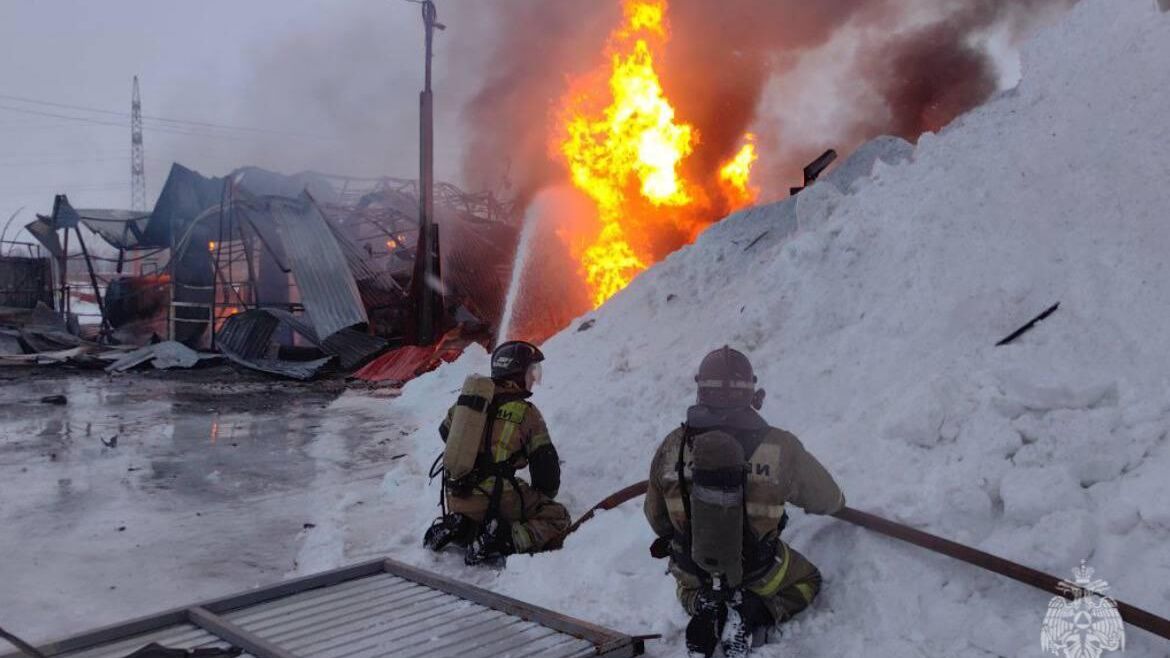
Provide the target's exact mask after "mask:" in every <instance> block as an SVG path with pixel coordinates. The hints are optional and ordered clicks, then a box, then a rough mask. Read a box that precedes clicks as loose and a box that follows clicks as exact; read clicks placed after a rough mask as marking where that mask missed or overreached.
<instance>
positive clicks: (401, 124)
mask: <svg viewBox="0 0 1170 658" xmlns="http://www.w3.org/2000/svg"><path fill="white" fill-rule="evenodd" d="M448 4H450V3H448ZM440 19H441V20H443V21H444V22H446V23H449V24H450V25H451V28H450V29H448V30H447V31H446V32H444V33H440V36H439V37H438V38H437V40H436V76H437V78H436V88H437V89H436V91H437V94H438V101H439V107H440V114H439V117H438V119H439V124H440V125H439V131H438V135H439V137H438V139H437V144H436V146H437V148H438V156H437V163H436V166H437V168H438V173H439V175H440V176H441V177H444V178H451V177H453V175H454V173H455V172H457V171H458V165H459V162H458V155H459V154H458V151H457V150H456V148H455V143H456V142H455V140H454V139H451V138H450V136H451V135H454V134H455V133H456V132H457V130H458V125H457V124H458V121H457V119H458V109H459V107H460V105H461V103H462V99H460V98H459V97H458V94H456V93H454V90H452V89H446V88H444V82H445V81H446V77H447V76H446V69H447V66H446V61H445V59H444V54H445V53H444V42H445V41H448V40H450V39H452V38H460V36H459V35H460V31H461V30H460V27H462V30H463V31H465V32H466V31H469V30H468V28H469V27H473V26H467V25H466V24H464V25H463V26H460V24H459V23H460V21H459V20H458V19H459V16H458V4H454V5H452V6H450V7H448V6H444V5H443V4H441V5H440ZM421 51H422V26H421V20H420V16H419V8H418V6H417V5H414V4H409V3H407V2H406V1H405V0H344V1H336V2H334V1H331V2H328V3H326V2H321V1H312V0H250V1H248V2H239V1H238V0H199V1H198V2H169V1H166V2H163V1H159V0H101V1H95V0H51V1H50V0H0V61H2V62H3V66H0V95H4V96H15V97H25V98H29V99H34V100H39V101H48V102H53V103H63V104H67V105H77V106H84V107H93V108H98V109H105V110H112V111H117V112H128V111H129V104H130V89H131V78H132V77H133V75H135V74H138V75H139V76H140V80H141V87H142V98H143V112H144V114H146V115H148V116H159V117H165V118H176V119H188V120H193V121H199V122H206V123H217V124H229V125H233V126H246V127H256V128H262V129H265V130H270V131H287V132H290V133H296V134H298V135H303V137H292V136H284V135H274V134H271V133H264V132H252V131H249V132H243V131H222V130H216V129H209V128H204V127H198V126H183V127H181V130H182V131H185V132H190V133H193V134H175V131H176V130H178V129H180V128H179V127H177V126H175V125H169V126H168V125H167V124H163V123H160V122H158V121H152V120H150V119H148V120H147V122H146V125H147V129H146V132H145V142H146V157H147V160H146V175H147V203H148V205H151V204H153V202H154V199H155V197H156V196H157V194H158V190H159V188H160V187H161V185H162V182H163V180H164V178H165V176H166V173H167V170H168V169H169V167H170V164H171V162H172V161H178V162H181V163H183V164H185V165H187V166H189V167H192V168H195V169H197V170H199V171H201V172H203V173H205V174H210V175H217V174H223V173H226V172H227V171H229V170H231V169H233V168H235V167H237V166H241V165H246V164H255V165H260V166H265V167H269V168H273V169H277V170H280V171H285V172H289V173H292V172H295V171H300V170H303V169H318V170H322V171H326V172H336V173H346V174H353V175H367V176H374V175H380V174H389V175H397V176H413V175H414V174H415V171H416V169H417V158H418V155H417V112H418V90H419V88H420V85H421V83H422V52H421ZM37 113H40V114H46V113H47V114H61V115H68V116H75V117H84V118H85V119H87V120H89V121H90V122H81V121H73V120H65V119H60V118H55V117H49V116H42V115H40V114H37ZM95 122H96V123H95ZM106 123H113V124H115V125H104V124H106ZM129 151H130V136H129V120H128V118H126V117H121V116H116V115H109V114H100V113H93V112H86V111H80V110H74V109H69V108H61V107H54V106H49V105H38V104H32V103H25V102H19V101H15V100H11V99H9V98H0V221H4V220H6V219H7V218H8V215H9V214H10V213H11V212H13V211H14V210H16V208H18V207H20V206H27V209H26V210H25V212H24V213H23V214H22V216H21V218H20V219H21V220H23V221H21V222H20V223H24V221H30V220H31V219H32V213H33V212H46V211H47V210H49V208H50V207H51V203H52V198H53V194H54V193H56V192H66V193H68V194H69V196H70V200H71V201H73V202H74V205H76V206H79V207H126V206H128V205H129V178H130V176H129V167H130V163H129ZM10 236H11V233H10Z"/></svg>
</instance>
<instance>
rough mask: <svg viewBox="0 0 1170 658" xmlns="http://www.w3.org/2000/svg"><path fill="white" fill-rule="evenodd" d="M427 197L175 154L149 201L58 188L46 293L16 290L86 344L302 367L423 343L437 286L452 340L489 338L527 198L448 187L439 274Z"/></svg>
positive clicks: (399, 183) (312, 370) (289, 369)
mask: <svg viewBox="0 0 1170 658" xmlns="http://www.w3.org/2000/svg"><path fill="white" fill-rule="evenodd" d="M418 197H419V194H418V188H417V183H416V181H413V180H405V179H394V178H369V179H359V178H348V177H341V176H330V175H324V174H318V173H311V172H310V173H301V174H297V175H293V176H285V175H282V174H277V173H274V172H270V171H266V170H263V169H259V168H255V167H246V168H242V169H238V170H236V171H234V172H232V173H230V174H229V175H227V176H225V177H222V178H208V177H205V176H202V175H201V174H199V173H197V172H195V171H192V170H190V169H187V168H186V167H183V166H182V165H179V164H175V165H173V166H172V168H171V171H170V174H169V176H168V177H167V180H166V182H165V184H164V185H163V188H162V191H161V193H160V194H159V197H158V201H157V203H156V204H155V206H154V208H153V210H151V211H149V212H133V211H125V210H92V209H77V208H74V207H73V206H72V204H71V203H70V202H69V199H68V198H67V197H66V196H65V195H58V196H57V197H56V199H55V201H54V204H53V211H52V213H51V214H49V215H38V216H37V219H36V221H34V222H32V223H30V224H28V225H27V226H26V229H27V230H28V231H29V233H30V234H32V235H33V236H34V237H35V238H36V239H37V241H38V242H39V243H40V245H39V247H40V251H43V252H44V254H47V256H46V257H44V258H33V260H35V261H37V264H36V266H35V267H26V268H25V270H27V271H33V270H35V271H38V272H42V276H41V279H38V281H39V282H40V289H39V290H38V291H37V292H35V293H27V292H22V293H21V294H22V295H23V296H21V297H20V299H19V300H18V301H20V302H21V303H22V304H23V305H24V306H26V307H36V306H40V307H41V308H42V310H43V309H44V308H46V307H47V308H49V309H53V310H55V311H57V314H58V315H59V317H60V318H61V319H62V322H68V321H69V319H70V318H74V319H75V320H76V322H75V325H76V332H75V333H76V334H77V338H78V341H79V342H80V341H88V342H92V343H94V344H98V345H130V346H143V345H148V344H152V343H160V342H175V343H179V344H181V345H182V346H185V347H186V348H188V349H190V350H194V351H210V352H218V353H222V354H223V355H224V356H226V357H227V358H229V359H231V360H232V361H234V362H236V363H239V364H241V365H245V366H247V367H250V368H253V369H257V370H261V371H265V372H270V373H273V374H277V375H285V376H292V377H297V378H300V379H306V378H309V377H312V376H315V375H316V374H318V373H319V372H321V370H322V369H323V368H325V367H326V365H327V364H332V365H334V366H337V367H340V368H341V369H344V370H353V369H354V368H356V367H358V366H360V365H362V364H363V363H366V362H368V361H370V360H371V358H373V357H374V356H376V355H378V354H380V353H382V352H385V351H386V350H387V349H391V348H395V347H399V346H404V345H416V344H417V343H418V342H419V341H418V334H417V324H418V317H419V314H418V313H419V309H418V304H417V303H416V301H415V300H416V299H418V296H419V295H418V291H419V290H420V286H423V285H426V286H431V287H432V288H436V289H438V291H439V293H440V294H441V298H442V299H443V304H442V309H441V310H440V311H439V313H440V315H441V317H440V318H438V323H439V327H440V328H441V329H442V330H443V332H445V333H444V334H443V338H442V339H440V343H450V342H452V341H454V342H456V343H458V342H462V344H466V343H467V342H468V341H471V340H485V341H486V340H488V339H490V333H491V330H492V328H494V327H496V326H497V325H498V324H499V320H500V315H501V313H502V307H503V304H504V297H505V295H506V286H507V284H508V279H509V276H510V269H511V263H512V257H513V252H514V250H515V248H516V242H517V232H518V223H519V221H518V218H517V216H516V215H517V213H516V209H515V207H514V206H513V205H512V204H510V203H507V202H504V201H500V200H498V199H497V198H495V197H494V196H493V195H491V194H490V193H481V194H468V193H465V192H462V191H461V190H459V189H458V188H456V187H455V186H453V185H449V184H444V183H438V184H436V185H435V221H436V224H438V225H439V226H440V227H441V231H442V233H441V248H440V250H439V253H440V268H441V270H440V271H441V280H440V281H434V280H429V281H427V280H419V279H420V278H423V277H420V276H419V275H417V274H416V267H415V261H416V259H417V254H416V251H417V241H418V234H419V222H418V214H419V201H418ZM80 227H85V228H86V229H88V231H89V232H91V233H92V235H96V236H98V237H99V238H100V240H101V242H103V243H104V246H102V247H101V249H97V248H95V245H93V244H87V242H86V238H85V236H84V235H83V233H82V231H81V230H80ZM71 239H72V240H75V241H76V243H75V249H73V250H72V251H71V249H70V240H71ZM90 239H91V241H92V238H90ZM99 252H100V253H99ZM50 279H51V282H49V283H46V281H48V280H50ZM0 285H4V287H6V288H8V287H11V286H8V285H7V284H4V283H0ZM14 295H15V292H14V293H13V294H10V295H9V297H7V298H6V299H10V298H12V297H13V296H14ZM6 304H7V302H6ZM10 315H11V314H10ZM38 317H42V318H43V317H45V316H44V313H43V312H42V313H41V314H40V315H39V316H38ZM9 324H11V323H9ZM23 347H24V348H25V352H29V351H30V349H29V347H30V346H29V345H28V344H27V342H25V343H24V345H23ZM432 347H433V350H432V351H433V352H435V353H438V352H444V351H448V352H449V351H450V348H451V345H450V344H446V345H443V344H440V345H436V346H428V347H427V349H430V348H432ZM12 349H13V346H12V344H11V343H10V344H9V345H8V351H12ZM427 349H424V350H423V352H422V353H427Z"/></svg>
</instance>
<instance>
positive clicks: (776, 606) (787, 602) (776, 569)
mask: <svg viewBox="0 0 1170 658" xmlns="http://www.w3.org/2000/svg"><path fill="white" fill-rule="evenodd" d="M670 572H671V574H673V575H674V578H675V580H677V581H678V590H677V593H678V600H679V602H680V603H682V606H683V609H684V610H686V611H687V614H689V615H691V616H694V615H695V614H696V605H695V599H696V597H697V596H698V594H699V591H700V590H701V588H702V587H703V581H702V580H701V579H700V578H699V577H698V576H697V575H695V574H692V573H690V572H688V571H684V570H683V569H681V568H679V567H678V566H677V565H676V563H675V562H674V561H673V560H672V561H671V563H670ZM743 589H744V590H747V591H749V592H752V593H754V594H756V595H757V596H759V597H760V598H761V599H762V600H763V601H764V605H765V606H767V608H768V612H770V613H772V619H774V620H775V622H776V623H777V624H781V623H783V622H785V621H787V620H788V619H790V618H791V617H792V616H793V615H795V614H796V613H798V612H800V611H801V610H804V609H805V608H807V607H808V606H809V604H810V603H812V600H813V599H814V598H816V595H817V593H818V592H819V591H820V589H821V572H820V571H818V570H817V568H816V566H814V565H813V563H812V562H809V561H808V558H806V557H804V556H803V555H801V554H800V553H799V552H797V551H796V550H794V549H793V548H792V547H790V546H789V545H788V544H785V543H784V542H782V541H777V542H776V557H775V559H774V561H773V563H772V565H771V566H770V567H768V568H767V569H765V570H764V571H763V572H762V573H760V574H759V575H753V576H752V577H751V578H750V579H748V580H747V582H745V583H744V586H743Z"/></svg>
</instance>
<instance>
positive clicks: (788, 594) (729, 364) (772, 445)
mask: <svg viewBox="0 0 1170 658" xmlns="http://www.w3.org/2000/svg"><path fill="white" fill-rule="evenodd" d="M695 381H696V382H697V384H698V404H696V405H695V406H692V407H691V408H690V409H688V411H687V419H686V422H685V423H684V424H683V425H682V427H680V428H678V429H676V430H675V431H673V432H671V433H670V435H669V436H667V437H666V439H665V440H664V441H663V442H662V444H661V445H660V446H659V448H658V451H657V453H656V454H655V455H654V460H653V462H652V464H651V467H650V478H649V480H650V481H649V489H648V492H647V495H646V502H645V513H646V518H647V520H648V521H649V522H650V526H651V528H653V530H654V533H655V534H656V535H658V540H657V541H656V542H655V546H654V547H652V551H651V552H653V553H654V554H655V555H656V557H666V556H667V555H669V557H670V572H671V574H672V575H673V576H674V577H675V579H676V580H677V581H678V598H679V601H680V602H681V603H682V606H683V608H684V609H685V610H686V612H687V613H688V614H689V615H691V622H690V623H689V624H688V626H687V632H686V640H687V648H688V650H689V651H690V652H691V653H692V655H703V656H711V655H712V654H713V653H714V651H715V648H716V647H717V646H719V645H720V644H721V645H722V648H723V650H724V654H725V655H727V656H742V655H746V654H747V653H748V652H749V651H750V649H751V646H752V644H753V642H755V643H759V642H761V641H763V640H764V638H763V637H762V636H764V635H765V634H766V632H767V630H768V629H770V628H772V627H774V626H775V625H777V624H780V623H783V622H784V621H786V620H788V619H789V618H790V617H792V616H793V615H795V614H796V613H798V612H800V611H801V610H803V609H804V608H806V607H808V605H809V604H810V603H811V602H812V600H813V598H814V597H815V596H816V595H817V592H818V591H819V589H820V586H821V575H820V573H819V572H818V571H817V568H816V567H815V566H813V564H812V563H811V562H809V561H808V560H807V559H806V558H805V557H804V556H803V555H801V554H800V553H798V552H796V551H795V550H794V549H793V548H792V547H790V546H788V545H787V544H785V543H784V542H783V541H781V540H780V532H781V530H783V528H784V524H785V522H786V520H787V515H786V513H785V508H784V506H785V504H786V503H792V504H794V505H797V506H798V507H801V508H802V509H804V510H805V511H806V512H808V513H812V514H833V513H835V512H837V511H838V510H840V509H841V508H842V507H844V505H845V497H844V495H843V494H842V492H841V489H840V487H838V486H837V483H836V482H835V481H834V480H833V477H832V476H831V475H829V473H828V471H826V470H825V468H824V466H822V465H821V464H820V462H818V461H817V460H816V458H815V457H813V456H812V455H811V454H809V453H808V452H807V451H806V450H805V449H804V446H803V445H802V444H801V442H800V440H798V439H797V438H796V437H795V436H793V435H792V434H790V433H789V432H786V431H784V430H782V429H779V428H776V427H771V426H770V425H768V423H767V422H766V421H765V420H764V419H763V418H762V417H760V415H759V414H758V413H757V411H758V410H759V409H760V408H761V406H762V405H763V399H764V391H763V390H757V389H756V377H755V374H754V373H753V371H752V366H751V363H750V362H749V361H748V358H747V357H746V356H745V355H744V354H742V353H741V352H738V351H736V350H733V349H731V348H729V347H726V346H725V347H723V348H721V349H718V350H716V351H714V352H712V353H710V354H708V355H707V356H706V357H705V358H704V359H703V362H702V364H701V365H700V366H699V372H698V375H697V376H696V377H695ZM753 636H754V638H753Z"/></svg>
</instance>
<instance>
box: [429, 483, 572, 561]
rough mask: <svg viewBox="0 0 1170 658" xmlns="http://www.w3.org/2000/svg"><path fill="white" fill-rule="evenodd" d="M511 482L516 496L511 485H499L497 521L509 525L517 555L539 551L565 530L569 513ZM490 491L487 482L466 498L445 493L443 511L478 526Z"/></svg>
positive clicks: (481, 520) (485, 509)
mask: <svg viewBox="0 0 1170 658" xmlns="http://www.w3.org/2000/svg"><path fill="white" fill-rule="evenodd" d="M515 482H516V484H518V485H519V487H520V491H519V493H517V492H516V489H515V488H514V487H513V485H512V483H511V482H507V481H505V482H504V483H503V489H502V491H501V493H500V510H499V515H500V518H501V519H503V520H505V521H508V522H509V523H511V524H512V544H513V546H514V547H515V549H516V552H517V553H533V552H536V551H540V550H543V549H544V547H545V546H546V545H548V543H549V542H551V541H553V540H554V539H559V538H560V537H561V536H562V535H564V534H565V531H566V530H568V529H569V525H570V523H571V520H570V518H569V511H568V510H566V509H565V506H564V505H561V504H560V503H558V502H556V501H554V500H553V499H551V498H549V497H548V496H546V495H544V494H543V493H541V492H539V491H537V490H536V489H533V488H532V487H531V486H529V484H528V483H527V482H525V481H523V480H519V479H517V480H516V481H515ZM484 485H486V486H484ZM492 487H494V479H493V478H489V479H488V480H487V481H485V482H484V483H482V485H481V486H480V487H479V488H477V489H476V490H474V492H473V493H471V494H470V495H467V496H456V495H454V494H452V493H448V495H447V510H448V511H449V512H452V513H458V514H463V515H465V516H467V517H469V518H471V519H473V520H475V521H476V522H477V523H482V522H483V520H484V517H486V516H487V512H488V508H489V507H490V505H491V496H490V495H489V493H490V492H491V491H492ZM481 490H482V491H481ZM485 492H487V493H485Z"/></svg>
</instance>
